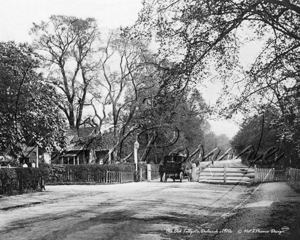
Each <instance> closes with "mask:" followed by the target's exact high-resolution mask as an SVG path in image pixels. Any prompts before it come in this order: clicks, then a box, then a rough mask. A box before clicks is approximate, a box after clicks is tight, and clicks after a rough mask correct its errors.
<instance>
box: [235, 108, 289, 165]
mask: <svg viewBox="0 0 300 240" xmlns="http://www.w3.org/2000/svg"><path fill="white" fill-rule="evenodd" d="M277 120H278V111H277V110H276V109H274V108H273V109H268V110H267V111H265V112H263V113H261V114H260V115H255V116H253V117H250V118H248V119H247V120H246V121H245V122H244V123H243V124H242V126H241V128H240V130H239V132H238V133H237V134H236V135H235V136H234V138H233V140H232V141H231V144H232V147H233V149H234V150H235V151H236V153H237V155H238V154H240V153H241V152H242V151H243V150H244V149H246V148H247V147H249V146H252V150H251V152H250V153H249V152H247V154H244V155H242V156H241V157H242V159H243V160H246V159H247V158H248V160H253V159H262V158H263V156H264V155H265V153H266V152H268V151H269V149H271V148H274V147H275V148H278V153H277V155H275V156H273V157H272V158H273V160H275V158H276V156H278V154H282V153H283V152H284V153H285V155H286V156H285V159H284V160H283V161H282V163H284V162H285V164H287V163H288V160H289V157H290V156H291V154H292V151H291V150H292V149H291V145H290V143H289V142H287V141H282V139H281V132H282V130H283V125H281V126H280V127H279V126H278V124H277ZM273 163H275V162H274V161H273Z"/></svg>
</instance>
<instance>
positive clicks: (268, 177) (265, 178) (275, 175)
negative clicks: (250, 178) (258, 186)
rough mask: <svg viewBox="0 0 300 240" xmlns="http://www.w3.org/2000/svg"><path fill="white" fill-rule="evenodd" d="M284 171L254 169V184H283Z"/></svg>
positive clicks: (284, 178) (284, 179)
mask: <svg viewBox="0 0 300 240" xmlns="http://www.w3.org/2000/svg"><path fill="white" fill-rule="evenodd" d="M285 181H286V170H285V169H281V170H276V169H275V168H255V178H254V182H256V183H259V182H285Z"/></svg>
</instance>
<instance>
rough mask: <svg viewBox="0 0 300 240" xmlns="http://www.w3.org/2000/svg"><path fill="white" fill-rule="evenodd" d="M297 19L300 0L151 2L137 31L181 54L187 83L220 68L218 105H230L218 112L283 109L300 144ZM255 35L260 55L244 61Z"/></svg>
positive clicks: (164, 50)
mask: <svg viewBox="0 0 300 240" xmlns="http://www.w3.org/2000/svg"><path fill="white" fill-rule="evenodd" d="M299 20H300V6H299V3H298V2H297V1H268V0H263V1H261V0H254V1H250V0H243V1H229V0H216V1H205V0H200V1H199V0H197V1H196V0H187V1H186V0H167V1H163V2H162V1H159V0H156V1H150V0H149V1H147V0H146V1H144V2H143V9H142V10H141V13H140V15H139V20H138V22H137V24H136V26H135V29H136V37H138V36H141V37H142V38H146V39H149V41H150V40H152V38H155V40H156V41H157V42H158V43H159V44H160V48H159V54H160V56H161V57H167V58H169V59H170V58H173V59H174V58H175V59H177V64H175V65H174V66H175V67H176V69H177V72H181V73H184V74H185V75H188V76H191V77H190V78H188V79H186V80H188V81H191V80H192V79H193V76H194V77H195V78H197V80H198V81H199V80H200V81H203V80H205V79H207V78H206V77H207V75H208V74H209V72H213V71H209V70H210V69H211V67H213V69H216V70H217V71H218V75H217V76H215V79H217V80H219V81H222V82H223V84H224V89H223V92H224V94H223V97H222V98H221V99H220V100H219V102H218V104H219V105H222V103H229V104H230V105H229V107H224V108H223V109H222V111H220V114H223V113H225V114H224V115H225V116H227V117H231V116H232V114H234V113H235V112H237V111H242V112H243V113H244V114H245V113H249V114H250V115H251V114H252V115H253V109H261V108H269V107H274V108H276V109H278V110H279V111H278V113H279V116H278V117H279V119H280V120H279V121H278V124H279V125H278V127H280V126H281V125H282V124H283V125H284V129H285V131H283V132H282V135H281V138H283V139H285V140H289V141H290V143H292V142H295V143H296V144H295V147H296V150H299V149H300V142H299V137H298V136H299V134H298V129H300V127H299V85H300V84H299V82H300V80H299V74H298V73H299V66H300V65H299V57H298V56H299V47H300V44H299V40H300V29H299V24H298V23H299ZM256 40H259V41H261V42H262V43H263V44H262V45H263V47H262V49H261V51H260V53H259V54H258V57H257V58H256V59H255V61H253V62H252V64H251V65H250V67H249V66H247V67H246V68H245V67H243V66H239V65H240V64H239V62H240V61H239V50H240V48H241V47H242V46H243V42H249V41H250V42H251V41H256ZM233 73H235V76H233ZM232 90H234V91H235V92H234V91H232ZM236 92H238V94H236ZM287 103H289V104H287ZM291 103H292V104H291ZM223 106H224V105H223ZM254 114H255V113H254Z"/></svg>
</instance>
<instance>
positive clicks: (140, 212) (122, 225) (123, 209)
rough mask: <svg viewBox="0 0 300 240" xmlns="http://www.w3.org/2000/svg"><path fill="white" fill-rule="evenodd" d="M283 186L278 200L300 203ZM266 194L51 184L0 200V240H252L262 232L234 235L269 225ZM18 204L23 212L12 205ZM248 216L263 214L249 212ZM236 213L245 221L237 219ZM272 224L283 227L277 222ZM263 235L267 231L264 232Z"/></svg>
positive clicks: (201, 187) (184, 186)
mask: <svg viewBox="0 0 300 240" xmlns="http://www.w3.org/2000/svg"><path fill="white" fill-rule="evenodd" d="M272 186H273V185H272ZM282 186H284V188H285V189H286V192H284V193H283V194H281V195H280V196H279V195H278V196H279V197H278V199H277V200H278V203H280V201H281V200H284V201H286V202H290V197H291V196H292V198H293V201H292V202H294V203H299V195H298V194H296V193H294V192H293V191H292V190H291V189H290V188H289V187H288V186H286V185H282ZM282 186H276V187H274V188H273V190H274V189H275V190H276V189H278V187H279V188H280V187H282ZM267 190H270V187H267ZM264 191H266V189H264V188H263V187H261V188H256V187H251V188H249V187H245V186H233V185H209V184H202V183H196V182H188V181H186V180H184V181H183V182H182V183H180V182H175V183H173V182H172V181H170V180H169V181H168V182H167V183H160V182H158V181H154V182H142V183H127V184H119V185H97V186H48V187H47V191H46V192H43V193H36V194H31V195H22V196H15V197H10V198H8V197H4V198H2V199H0V204H1V203H3V204H1V206H5V207H2V210H0V239H14V240H15V239H16V240H18V239H33V240H34V239H39V240H40V239H47V240H48V239H78V240H79V239H80V240H81V239H124V240H126V239H130V240H131V239H138V240H139V239H141V240H143V239H225V238H226V239H237V238H236V236H238V237H239V238H240V239H250V238H256V237H259V236H260V235H262V234H261V233H259V234H258V233H245V232H243V233H242V234H239V233H238V230H242V231H245V230H246V229H247V228H250V227H253V226H256V227H264V229H265V228H267V229H269V227H273V226H271V225H269V218H271V217H272V216H273V215H272V214H273V209H270V206H271V205H272V204H273V203H274V201H275V202H276V201H277V200H276V199H271V200H266V199H265V197H264V196H265V195H264V194H263V193H264ZM253 192H254V194H253ZM291 194H294V195H291ZM26 202H27V204H26ZM18 203H21V204H19V206H20V205H23V207H18V208H17V207H16V206H18ZM29 203H30V204H29ZM256 203H257V204H260V205H258V206H256ZM251 204H252V205H251ZM253 211H256V212H257V211H258V212H260V213H261V215H260V216H258V215H251V213H252V212H253ZM263 212H264V213H263ZM240 213H243V214H246V215H247V218H242V217H241V215H239V214H240ZM261 216H264V218H263V221H262V220H261V221H256V219H255V217H258V218H259V217H261ZM251 217H254V218H251ZM285 217H287V216H285ZM242 219H243V221H242ZM281 220H282V219H281ZM245 221H246V222H245ZM294 221H298V218H297V216H296V217H295V218H294V219H293V222H288V221H287V222H284V226H288V227H289V230H288V231H286V232H285V233H282V234H280V235H279V234H275V233H274V234H273V233H272V237H274V236H275V237H278V236H279V237H282V236H284V238H283V239H286V237H294V236H297V232H295V231H294V225H293V224H294V223H295V222H294ZM249 223H252V225H251V224H250V225H248V224H249ZM256 223H259V224H261V225H259V226H257V224H256ZM275 227H277V228H279V227H280V228H282V226H281V225H278V226H275ZM295 229H296V228H295ZM292 231H294V232H292ZM267 235H268V236H270V233H269V234H264V236H267ZM242 236H244V238H243V237H242ZM299 236H300V234H299ZM272 239H273V238H272ZM274 239H276V238H274ZM288 239H292V238H288Z"/></svg>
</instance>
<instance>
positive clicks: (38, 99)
mask: <svg viewBox="0 0 300 240" xmlns="http://www.w3.org/2000/svg"><path fill="white" fill-rule="evenodd" d="M38 67H39V62H38V60H37V57H36V55H35V54H34V53H33V50H32V48H31V47H29V46H28V45H27V44H19V45H17V44H15V43H14V42H7V43H5V42H2V43H0V73H1V74H0V78H1V81H0V151H5V152H7V153H9V154H11V155H13V156H18V155H21V154H22V147H23V145H24V144H25V145H34V144H38V145H40V146H44V147H45V146H47V145H60V144H61V143H62V139H61V129H62V125H63V123H62V121H61V120H60V115H59V111H58V109H57V106H56V102H57V94H56V92H55V90H54V88H53V87H51V86H49V85H48V84H46V83H45V82H44V79H43V77H42V75H40V74H37V73H36V70H37V68H38Z"/></svg>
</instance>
